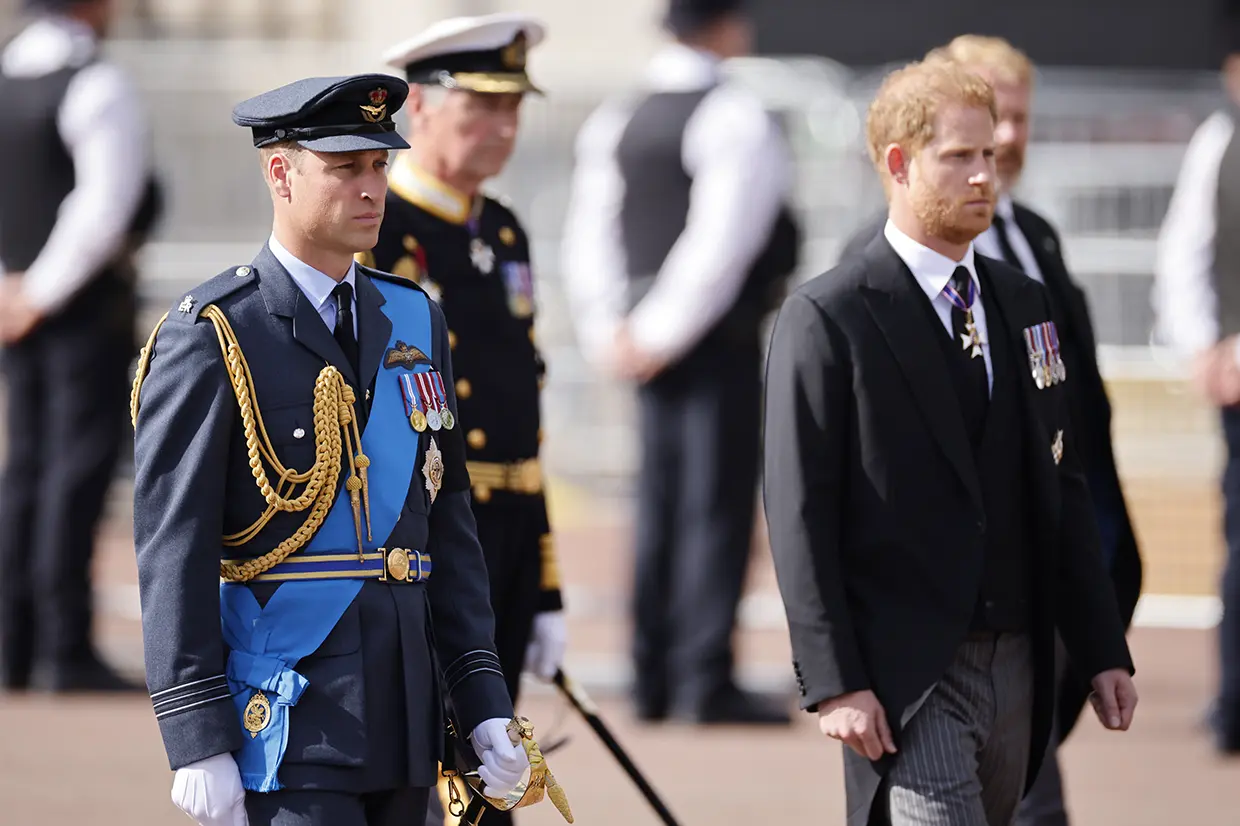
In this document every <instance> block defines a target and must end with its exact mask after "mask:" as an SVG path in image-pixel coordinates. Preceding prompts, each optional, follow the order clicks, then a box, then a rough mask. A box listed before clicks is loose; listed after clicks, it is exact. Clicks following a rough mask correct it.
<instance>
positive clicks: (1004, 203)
mask: <svg viewBox="0 0 1240 826" xmlns="http://www.w3.org/2000/svg"><path fill="white" fill-rule="evenodd" d="M995 213H996V214H998V215H999V216H1001V217H1002V218H1003V220H1005V221H1007V222H1008V223H1009V224H1014V223H1016V207H1015V205H1014V204H1013V203H1012V196H1011V195H1007V194H1003V195H1000V196H999V200H998V202H997V203H996V204H995Z"/></svg>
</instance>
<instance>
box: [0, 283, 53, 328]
mask: <svg viewBox="0 0 1240 826" xmlns="http://www.w3.org/2000/svg"><path fill="white" fill-rule="evenodd" d="M23 275H24V273H10V274H8V275H6V276H5V277H4V278H3V279H0V342H2V343H4V344H14V343H16V342H18V341H21V340H22V339H23V338H25V337H26V336H27V335H28V334H29V333H30V331H31V330H33V329H34V328H35V326H36V325H37V324H38V323H39V322H40V321H42V320H43V314H42V313H40V312H39V311H38V310H36V309H35V308H34V307H32V306H31V305H30V302H29V300H28V299H27V298H26V295H25V293H23V292H22V276H23Z"/></svg>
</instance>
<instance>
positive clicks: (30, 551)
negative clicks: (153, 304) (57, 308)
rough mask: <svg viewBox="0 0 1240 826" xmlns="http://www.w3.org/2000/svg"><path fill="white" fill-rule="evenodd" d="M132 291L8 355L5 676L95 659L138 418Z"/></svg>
mask: <svg viewBox="0 0 1240 826" xmlns="http://www.w3.org/2000/svg"><path fill="white" fill-rule="evenodd" d="M126 300H130V301H131V299H127V298H126V297H125V296H118V295H115V294H110V295H105V294H100V290H99V289H88V291H87V292H86V293H84V294H82V295H80V296H78V298H77V299H75V300H74V301H73V302H71V303H70V305H69V306H68V307H67V308H66V310H65V311H64V312H62V313H60V314H58V315H56V316H54V317H52V318H49V319H48V320H47V321H45V322H44V323H43V324H41V325H40V326H39V327H37V328H36V329H35V330H34V331H33V332H32V333H31V334H30V335H29V336H27V337H26V338H25V339H24V340H22V341H20V342H18V343H17V344H16V345H14V346H12V347H9V348H7V349H5V350H4V351H3V356H2V362H3V374H4V379H5V384H6V392H7V396H8V404H7V411H6V420H5V425H6V428H7V446H6V460H5V467H4V472H3V476H2V478H0V635H2V636H0V646H2V649H3V659H2V661H0V677H2V678H3V679H4V681H5V682H6V683H7V684H10V685H23V684H25V682H26V681H27V680H28V679H29V676H30V671H31V668H32V666H33V664H34V663H35V661H36V660H37V661H39V662H42V663H44V664H46V665H47V666H48V668H50V669H52V670H56V669H70V668H72V667H73V666H74V665H76V664H79V663H83V662H85V661H87V660H89V658H90V657H91V656H92V650H91V619H92V609H91V562H92V558H93V552H94V545H95V530H96V527H97V526H98V523H99V520H100V516H101V515H102V512H103V507H104V503H105V500H106V494H107V489H108V485H109V482H110V481H111V478H112V474H113V472H114V470H115V467H116V461H117V457H118V455H119V450H120V445H121V442H122V439H124V438H125V432H126V429H127V425H126V420H127V417H128V415H129V413H128V411H129V405H128V398H129V383H128V380H127V379H128V367H129V362H130V360H131V357H132V354H133V328H132V321H131V318H132V316H131V315H126V314H125V312H124V311H123V308H122V309H119V310H118V309H117V305H118V304H123V303H124V302H125V301H126Z"/></svg>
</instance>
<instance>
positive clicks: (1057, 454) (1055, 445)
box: [1051, 430, 1063, 464]
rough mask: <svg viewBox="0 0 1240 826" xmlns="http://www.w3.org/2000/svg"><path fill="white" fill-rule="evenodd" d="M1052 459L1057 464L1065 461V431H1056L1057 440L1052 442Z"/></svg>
mask: <svg viewBox="0 0 1240 826" xmlns="http://www.w3.org/2000/svg"><path fill="white" fill-rule="evenodd" d="M1051 458H1052V459H1054V460H1055V464H1059V462H1060V461H1061V460H1062V459H1063V431H1062V430H1056V431H1055V440H1054V441H1053V442H1051Z"/></svg>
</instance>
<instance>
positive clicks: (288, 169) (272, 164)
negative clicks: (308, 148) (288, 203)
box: [266, 152, 294, 200]
mask: <svg viewBox="0 0 1240 826" xmlns="http://www.w3.org/2000/svg"><path fill="white" fill-rule="evenodd" d="M293 171H294V166H293V160H292V158H290V157H289V156H288V155H286V154H284V153H283V152H274V153H272V155H271V157H269V158H268V159H267V169H266V172H267V181H268V185H269V186H270V187H271V191H272V192H274V193H275V194H276V195H277V196H279V197H280V198H284V199H285V200H287V199H288V198H290V197H291V196H292V194H293V186H292V182H291V181H290V180H289V179H290V177H291V176H292V173H293Z"/></svg>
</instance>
